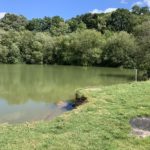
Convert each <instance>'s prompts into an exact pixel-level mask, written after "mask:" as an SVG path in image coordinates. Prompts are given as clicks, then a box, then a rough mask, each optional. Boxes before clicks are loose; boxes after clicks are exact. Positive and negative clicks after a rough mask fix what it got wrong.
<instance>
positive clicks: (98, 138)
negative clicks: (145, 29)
mask: <svg viewBox="0 0 150 150" xmlns="http://www.w3.org/2000/svg"><path fill="white" fill-rule="evenodd" d="M79 93H80V94H81V95H85V96H86V97H88V103H86V104H84V105H82V106H80V107H78V108H77V109H76V110H73V111H72V112H68V113H66V114H64V115H62V116H60V117H58V118H56V119H55V120H53V121H52V122H49V123H48V122H47V123H44V122H38V123H31V124H27V123H26V124H24V125H15V126H11V125H10V126H8V125H0V150H5V149H7V150H22V149H23V150H24V149H26V150H30V149H31V150H33V149H38V150H40V149H41V150H44V149H50V150H51V149H56V150H59V149H60V150H81V149H82V150H84V149H85V150H87V149H91V150H94V149H98V150H148V149H150V138H149V137H148V138H144V139H141V138H138V137H135V136H133V135H131V127H130V125H129V120H130V119H131V118H133V117H135V116H141V115H144V116H145V115H146V116H147V115H150V82H141V83H132V84H122V85H115V86H109V87H103V88H102V87H100V88H95V89H84V90H80V92H79Z"/></svg>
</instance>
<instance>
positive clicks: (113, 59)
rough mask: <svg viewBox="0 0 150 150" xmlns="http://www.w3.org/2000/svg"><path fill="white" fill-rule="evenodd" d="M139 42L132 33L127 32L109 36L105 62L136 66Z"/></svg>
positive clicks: (115, 65)
mask: <svg viewBox="0 0 150 150" xmlns="http://www.w3.org/2000/svg"><path fill="white" fill-rule="evenodd" d="M136 50H137V44H136V42H135V39H134V37H133V36H132V35H130V34H128V33H126V32H120V33H115V34H114V35H113V36H111V37H110V38H108V40H107V43H106V45H105V48H104V51H103V56H102V58H103V64H105V65H107V66H112V67H118V66H124V67H132V68H134V66H135V64H134V60H135V58H134V57H135V56H134V55H135V52H136Z"/></svg>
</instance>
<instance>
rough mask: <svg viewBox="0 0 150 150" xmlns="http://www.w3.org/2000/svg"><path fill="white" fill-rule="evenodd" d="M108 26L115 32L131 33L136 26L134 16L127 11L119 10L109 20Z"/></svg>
mask: <svg viewBox="0 0 150 150" xmlns="http://www.w3.org/2000/svg"><path fill="white" fill-rule="evenodd" d="M107 26H108V27H109V28H110V29H111V30H113V31H127V32H131V31H132V29H133V26H134V18H133V15H132V13H131V12H130V11H129V10H127V9H117V10H116V11H115V12H113V13H112V14H111V16H110V18H109V19H108V21H107Z"/></svg>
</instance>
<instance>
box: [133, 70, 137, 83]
mask: <svg viewBox="0 0 150 150" xmlns="http://www.w3.org/2000/svg"><path fill="white" fill-rule="evenodd" d="M134 70H135V82H137V81H138V70H137V69H134Z"/></svg>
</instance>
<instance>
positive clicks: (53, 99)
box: [0, 65, 134, 124]
mask: <svg viewBox="0 0 150 150" xmlns="http://www.w3.org/2000/svg"><path fill="white" fill-rule="evenodd" d="M133 80H134V72H133V70H126V69H118V68H117V69H114V68H99V67H74V66H44V65H43V66H42V65H0V123H11V124H13V123H23V122H31V121H37V120H50V119H52V118H54V117H56V116H58V115H60V114H61V113H63V112H65V111H67V110H66V109H65V108H62V107H61V103H62V101H67V100H70V99H73V98H74V93H75V90H76V89H78V88H84V87H93V86H105V85H113V84H118V83H126V82H131V81H133Z"/></svg>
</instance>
